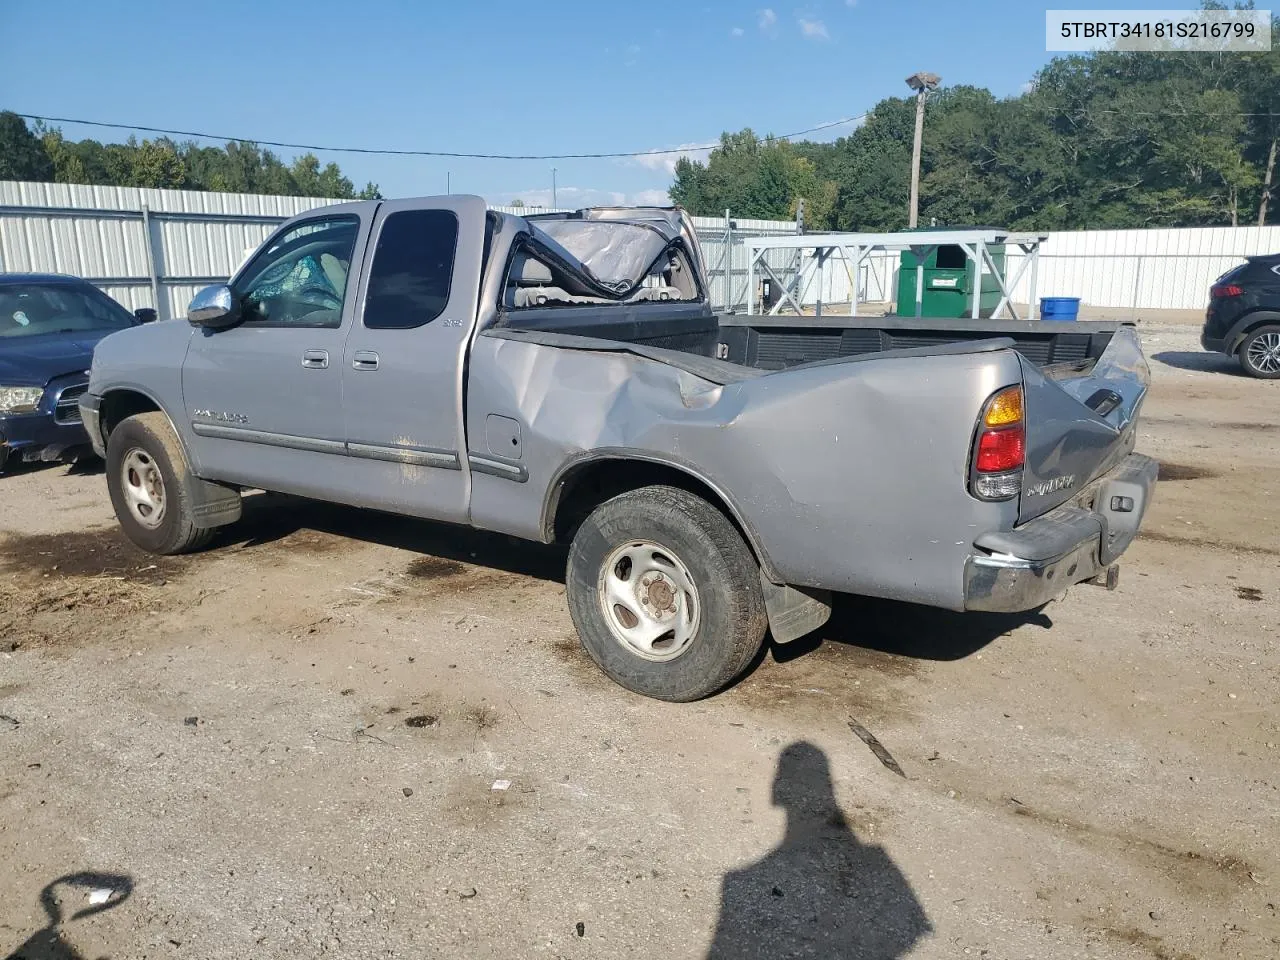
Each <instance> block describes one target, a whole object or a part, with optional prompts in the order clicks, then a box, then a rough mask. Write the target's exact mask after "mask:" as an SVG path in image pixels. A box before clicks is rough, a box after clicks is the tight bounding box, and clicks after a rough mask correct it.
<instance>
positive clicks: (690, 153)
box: [630, 143, 711, 175]
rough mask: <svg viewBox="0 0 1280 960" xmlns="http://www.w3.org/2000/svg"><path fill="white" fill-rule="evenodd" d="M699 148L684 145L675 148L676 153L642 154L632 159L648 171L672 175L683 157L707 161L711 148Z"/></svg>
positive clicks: (691, 144) (695, 145)
mask: <svg viewBox="0 0 1280 960" xmlns="http://www.w3.org/2000/svg"><path fill="white" fill-rule="evenodd" d="M697 146H698V145H697V144H695V143H682V144H680V145H679V146H678V147H674V148H673V149H674V150H675V151H676V152H675V153H669V152H666V151H664V152H662V153H642V154H640V155H639V156H635V157H631V158H630V159H631V160H634V161H635V162H636V163H637V164H638V165H640V166H642V167H644V168H645V169H647V170H661V171H662V172H663V173H666V174H668V175H670V174H673V173H675V172H676V161H677V160H679V159H680V158H681V157H686V158H688V159H689V160H706V159H707V154H709V153H710V152H711V148H710V147H703V148H701V149H697Z"/></svg>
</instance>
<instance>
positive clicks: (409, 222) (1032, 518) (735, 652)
mask: <svg viewBox="0 0 1280 960" xmlns="http://www.w3.org/2000/svg"><path fill="white" fill-rule="evenodd" d="M705 278H706V274H705V269H704V264H703V260H702V254H701V251H700V249H699V246H698V242H697V238H696V236H695V234H694V232H693V229H692V223H691V221H690V220H689V218H688V217H687V216H686V215H685V214H684V213H683V212H682V211H680V210H678V209H658V208H652V209H648V208H646V209H615V208H608V209H595V210H584V211H580V212H578V213H576V214H564V215H561V214H552V215H544V216H533V217H517V216H511V215H507V214H501V213H494V212H490V211H488V210H486V207H485V204H484V202H483V201H482V200H481V199H480V198H478V197H464V196H452V197H435V198H427V199H419V200H404V201H393V202H386V201H382V202H379V201H370V202H364V203H354V204H342V205H337V206H332V207H325V208H322V209H319V210H315V211H311V212H309V213H306V214H303V215H301V216H299V217H296V218H294V219H293V220H290V221H288V222H287V223H285V224H284V225H283V226H281V227H280V228H279V230H278V231H277V232H276V233H275V234H274V235H273V236H271V237H270V238H269V239H268V240H267V241H266V243H265V244H264V245H263V246H262V247H261V249H260V250H259V251H258V252H257V253H256V254H255V255H254V256H253V257H252V258H251V259H250V260H249V261H248V262H247V263H246V264H245V266H244V267H243V268H241V270H240V271H239V272H238V273H237V275H236V276H235V277H234V278H233V279H232V280H231V282H230V284H229V285H226V286H217V287H211V288H209V289H207V290H204V291H202V292H201V293H200V294H199V295H198V296H197V297H196V298H195V299H194V300H193V301H192V303H191V308H190V311H189V313H188V320H189V323H163V324H152V325H149V326H147V327H145V328H139V329H133V330H127V331H124V332H121V333H117V334H114V335H112V336H110V337H108V338H107V339H105V340H104V341H102V343H101V344H100V345H99V346H98V348H97V350H96V353H95V355H94V360H93V365H92V371H91V375H90V383H89V390H88V392H87V393H86V394H85V395H84V397H83V398H82V400H81V409H82V411H83V417H84V422H85V424H86V426H87V427H88V429H89V433H90V436H91V438H92V440H93V442H94V445H95V447H96V449H97V450H98V452H99V453H100V454H102V455H103V456H104V457H105V458H106V462H107V485H108V488H109V491H110V495H111V500H112V504H113V506H114V508H115V512H116V515H117V517H118V518H119V521H120V524H121V526H122V527H123V528H124V531H125V533H126V534H127V535H128V536H129V537H130V539H132V540H133V541H134V542H135V543H137V544H138V545H139V546H141V547H143V548H145V549H147V550H150V551H153V552H155V553H161V554H172V553H180V552H184V551H190V550H194V549H197V548H199V547H201V546H203V545H205V544H207V543H208V542H209V540H210V537H211V536H212V533H213V529H214V528H215V527H217V526H219V525H222V524H227V523H231V522H233V521H235V520H236V519H238V517H239V515H240V506H241V491H242V490H249V489H261V490H268V491H277V492H284V493H291V494H297V495H301V496H304V497H311V498H316V499H320V500H326V501H333V502H339V503H345V504H353V505H356V506H360V507H368V508H372V509H377V510H382V511H388V512H391V513H397V514H404V515H409V516H414V517H426V518H431V519H434V520H441V521H447V522H450V523H455V524H459V525H469V526H472V527H477V528H481V529H485V530H492V531H498V532H501V533H505V534H510V535H513V536H516V537H521V538H526V539H529V540H534V541H543V542H547V543H551V542H556V541H561V542H567V543H569V544H571V546H570V548H569V559H568V570H567V595H568V602H569V609H570V612H571V614H572V617H573V621H574V623H575V624H576V626H577V629H578V633H579V636H580V637H581V640H582V644H583V646H584V647H585V648H586V650H587V652H588V653H589V654H590V655H591V657H592V658H593V659H594V660H595V662H596V663H597V664H599V665H600V667H601V668H602V669H603V670H604V672H605V673H607V674H608V675H609V676H610V677H612V678H613V679H614V680H616V681H617V682H618V683H620V684H621V685H623V686H624V687H627V688H628V689H631V690H634V691H637V692H639V693H642V694H646V695H648V696H652V697H659V698H662V699H667V700H676V701H687V700H693V699H696V698H699V697H703V696H707V695H709V694H712V693H714V692H716V691H717V690H719V689H721V688H723V687H724V686H725V685H727V684H729V683H730V682H732V681H733V680H734V679H735V678H736V677H737V676H738V675H739V674H741V673H742V672H743V671H744V670H745V669H746V668H747V667H748V665H749V664H750V663H751V661H752V659H753V657H754V656H755V655H756V654H757V652H758V651H759V649H760V647H761V645H762V643H763V642H764V638H765V633H766V629H770V628H771V630H772V634H773V638H774V640H775V642H779V643H785V642H788V641H790V640H794V639H795V638H796V637H798V636H801V635H803V634H805V633H807V632H810V631H812V630H814V629H816V628H817V627H819V626H821V624H822V623H823V622H824V621H825V619H826V617H827V615H828V613H829V610H830V607H829V602H830V592H831V591H843V592H848V593H855V594H867V595H872V596H877V597H888V598H893V599H897V600H905V601H911V602H914V603H920V604H929V605H933V606H937V607H944V608H948V609H951V610H988V611H993V610H994V611H1017V610H1028V609H1033V608H1035V607H1038V606H1040V605H1042V604H1044V603H1046V602H1047V601H1049V600H1051V599H1053V598H1054V597H1056V596H1058V595H1060V594H1061V593H1062V592H1063V591H1065V590H1066V589H1067V588H1068V587H1070V586H1071V585H1072V584H1075V583H1078V582H1081V581H1085V580H1098V579H1104V580H1112V581H1113V578H1112V577H1110V576H1109V574H1110V573H1112V572H1113V570H1114V568H1113V564H1114V563H1115V561H1116V559H1117V558H1118V557H1119V555H1120V554H1121V552H1122V551H1123V550H1124V549H1125V548H1126V547H1127V546H1128V544H1129V542H1130V541H1131V540H1132V539H1133V537H1134V535H1135V534H1136V532H1137V529H1138V525H1139V523H1140V521H1141V519H1142V516H1143V511H1144V509H1145V508H1146V506H1147V503H1148V501H1149V499H1150V497H1151V493H1152V489H1153V486H1154V483H1155V477H1156V466H1155V463H1154V461H1152V460H1150V459H1148V458H1146V457H1143V456H1140V455H1137V454H1134V453H1133V446H1134V438H1135V430H1136V423H1135V421H1136V417H1137V414H1138V409H1139V407H1140V405H1141V402H1142V399H1143V396H1144V394H1145V392H1146V389H1147V381H1148V372H1147V367H1146V363H1145V361H1144V360H1143V357H1142V353H1141V349H1140V347H1139V343H1138V340H1137V337H1136V335H1135V333H1134V331H1133V329H1132V328H1131V327H1128V326H1125V325H1122V324H1112V325H1105V324H1103V325H1098V324H1022V325H1019V324H1009V325H1007V326H1008V329H1009V331H1010V334H1011V336H1010V337H1001V336H1000V334H999V331H1000V330H1001V329H1003V328H1004V327H1003V326H1002V325H1001V324H1000V322H998V321H996V322H992V321H987V324H988V326H987V328H986V329H985V330H983V329H980V328H978V327H977V326H976V325H973V324H970V325H968V326H963V327H961V328H959V329H954V322H953V324H952V326H953V329H950V330H949V331H945V330H944V331H942V332H941V333H939V332H938V331H930V330H922V329H920V328H919V327H920V324H921V321H915V324H916V327H915V328H913V329H905V328H904V324H905V327H910V326H911V325H910V324H909V323H906V322H905V321H902V322H899V321H894V320H890V319H886V320H884V321H883V322H882V321H877V320H859V319H858V318H839V319H838V320H832V319H830V318H824V319H822V320H820V321H819V320H804V321H788V322H787V324H789V325H787V324H784V325H783V326H782V327H779V326H776V324H777V321H773V320H770V319H767V318H755V317H749V318H743V317H717V316H716V314H715V313H713V312H712V310H711V309H710V307H709V306H708V299H707V290H706V279H705ZM797 323H799V324H801V325H802V326H803V325H804V324H810V325H814V324H816V325H819V326H820V327H821V330H819V331H818V334H820V336H819V335H815V333H814V331H813V330H808V329H800V328H798V327H796V324H797ZM924 323H925V324H926V325H927V323H928V322H927V321H925V322H924ZM771 324H774V326H771ZM1066 331H1070V332H1069V333H1068V332H1066ZM779 337H782V338H786V337H791V338H792V339H793V341H794V343H793V347H787V348H786V349H783V350H782V352H781V353H779V352H778V351H777V350H772V349H763V348H762V345H767V344H766V341H767V342H768V343H775V344H776V343H778V342H781V341H778V340H777V338H779ZM753 338H754V339H753ZM768 338H774V339H772V340H769V339H768ZM796 338H798V339H796ZM832 338H834V340H833V339H832ZM913 338H914V339H913ZM1064 338H1065V339H1064ZM1073 338H1074V339H1073ZM920 341H924V344H925V345H916V346H903V344H911V343H913V342H917V343H918V342H920ZM806 343H808V344H817V343H822V344H834V346H830V348H829V349H828V347H827V346H824V347H823V348H822V350H821V351H820V352H819V353H820V355H822V356H825V357H826V359H821V360H806V359H805V357H806V349H805V344H806ZM752 344H754V346H751V345H752ZM796 344H798V346H797V345H796ZM930 344H931V345H930ZM842 345H843V346H842ZM1015 348H1016V349H1015ZM1032 355H1036V356H1038V361H1033V360H1032V359H1030V358H1029V357H1030V356H1032ZM725 358H727V359H725ZM751 358H754V360H753V365H752V364H749V363H747V362H734V360H735V359H737V360H740V361H746V360H748V359H751ZM1112 585H1114V584H1113V583H1112Z"/></svg>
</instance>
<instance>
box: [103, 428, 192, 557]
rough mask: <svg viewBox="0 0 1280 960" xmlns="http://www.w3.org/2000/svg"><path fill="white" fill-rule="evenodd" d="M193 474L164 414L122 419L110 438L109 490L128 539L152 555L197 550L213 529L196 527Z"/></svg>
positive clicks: (108, 458) (108, 460) (108, 462)
mask: <svg viewBox="0 0 1280 960" xmlns="http://www.w3.org/2000/svg"><path fill="white" fill-rule="evenodd" d="M195 482H196V477H195V474H193V473H192V472H191V467H190V465H189V464H188V463H187V457H186V454H185V453H184V452H183V450H182V443H181V441H179V439H178V435H177V434H176V433H175V432H174V429H173V426H172V425H171V424H170V423H169V418H168V417H166V416H165V415H164V414H163V413H159V412H154V411H153V412H150V413H138V414H135V415H133V416H132V417H127V418H126V419H124V420H122V421H121V422H120V424H119V425H118V426H116V428H115V429H114V430H112V431H111V436H110V437H109V438H108V440H107V490H108V492H109V493H110V494H111V506H112V507H114V508H115V512H116V519H117V520H119V521H120V527H121V529H123V530H124V532H125V536H127V537H128V538H129V539H130V540H132V541H133V542H134V543H136V544H137V545H138V546H140V547H141V548H142V549H143V550H146V551H148V552H149V553H159V554H164V555H169V554H176V553H190V552H191V551H193V550H199V549H200V548H201V547H203V546H205V545H206V544H207V543H208V542H209V540H210V539H212V537H213V534H214V531H213V530H211V529H204V528H201V527H197V526H196V525H195V513H194V509H193V504H194V502H195V496H194V493H193V485H194V484H195Z"/></svg>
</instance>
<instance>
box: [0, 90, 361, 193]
mask: <svg viewBox="0 0 1280 960" xmlns="http://www.w3.org/2000/svg"><path fill="white" fill-rule="evenodd" d="M0 180H29V181H36V182H54V183H87V184H103V185H107V186H118V187H167V188H171V189H175V190H216V191H221V192H226V193H266V194H277V195H281V196H291V197H332V198H334V199H339V200H354V199H361V200H373V199H377V198H379V197H381V193H379V191H378V186H377V184H375V183H367V184H365V186H364V188H363V189H361V190H360V191H358V192H357V191H356V189H355V185H354V184H353V183H352V182H351V180H350V179H348V178H347V177H346V176H344V175H343V173H342V170H341V169H340V168H339V167H338V165H337V164H336V163H326V164H324V165H323V166H322V165H321V163H320V160H319V159H318V158H317V157H316V156H315V154H312V153H306V154H303V155H302V156H300V157H297V158H296V159H295V160H294V161H293V162H292V163H288V164H286V163H285V162H284V161H283V160H281V159H280V158H279V157H278V156H276V154H274V153H272V152H271V151H270V150H264V149H263V148H261V147H259V146H258V145H257V144H255V143H250V142H247V141H243V140H241V141H232V142H230V143H228V144H226V145H225V146H222V147H211V146H200V145H199V144H197V143H195V142H194V141H186V142H182V143H178V142H175V141H174V140H171V139H169V138H168V137H159V138H157V139H155V140H142V141H139V140H138V139H137V138H135V137H130V138H129V139H128V140H127V141H126V142H124V143H105V144H104V143H100V142H99V141H97V140H91V139H86V140H69V139H67V138H66V137H65V136H63V134H62V131H61V130H59V129H57V128H55V127H47V126H44V125H42V124H40V123H37V124H36V125H35V128H34V129H32V128H29V127H28V126H27V123H26V121H25V120H23V119H22V117H20V116H18V115H17V114H16V113H12V112H9V111H3V112H0Z"/></svg>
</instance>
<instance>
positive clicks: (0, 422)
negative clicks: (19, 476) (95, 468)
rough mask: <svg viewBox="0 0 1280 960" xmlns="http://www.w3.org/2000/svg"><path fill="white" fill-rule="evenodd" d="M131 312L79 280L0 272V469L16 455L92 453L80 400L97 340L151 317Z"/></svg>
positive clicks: (37, 457)
mask: <svg viewBox="0 0 1280 960" xmlns="http://www.w3.org/2000/svg"><path fill="white" fill-rule="evenodd" d="M155 316H156V314H155V311H154V310H151V309H149V308H145V309H141V310H138V311H137V313H136V314H135V313H130V312H129V311H128V310H126V309H125V308H124V307H122V306H121V305H120V304H118V303H116V301H114V300H112V299H111V298H110V297H108V296H107V295H106V294H105V293H103V292H102V291H100V290H99V289H98V288H97V287H95V286H93V285H92V284H90V283H87V282H86V281H84V280H81V279H79V278H77V277H65V276H58V275H56V274H42V273H7V274H0V471H2V470H3V469H4V465H5V463H6V462H7V461H8V460H9V459H10V458H11V457H15V456H21V457H22V458H23V459H25V460H74V459H77V458H78V457H79V456H81V455H83V454H87V453H89V452H90V447H89V437H88V435H87V434H86V433H85V431H84V426H83V425H82V424H81V422H80V407H79V406H78V401H79V399H80V395H81V394H82V393H84V391H85V388H86V387H87V386H88V383H89V364H90V362H91V361H92V359H93V348H94V346H95V345H96V344H97V343H98V341H99V340H101V339H102V338H103V337H105V336H107V334H109V333H114V332H115V331H117V330H123V329H125V328H126V327H134V326H137V325H138V324H140V323H147V322H149V321H151V320H154V319H155Z"/></svg>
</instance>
